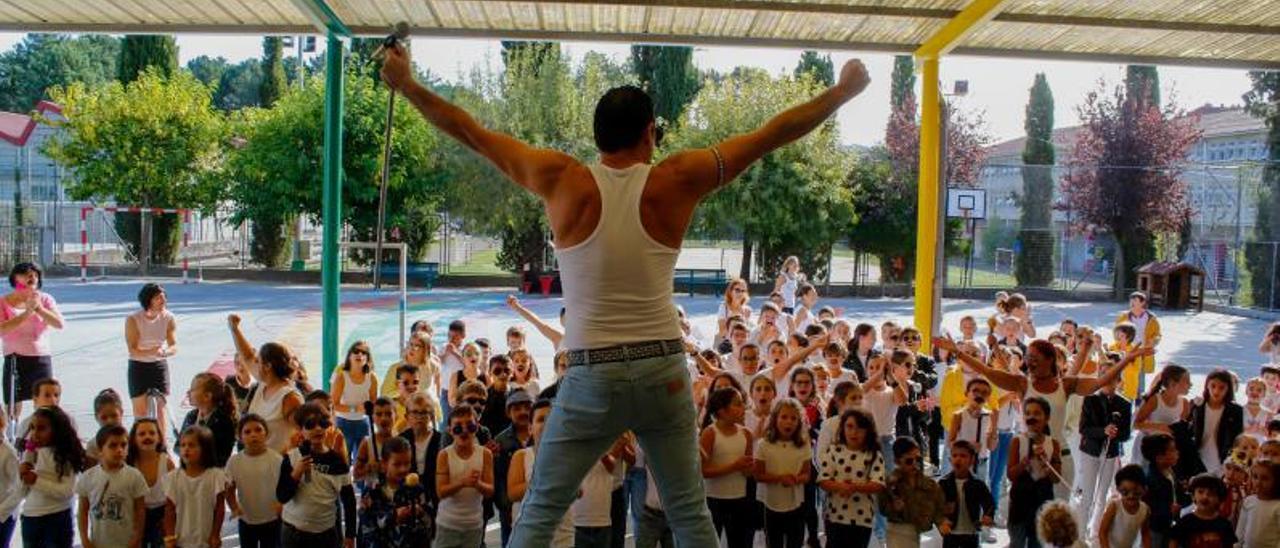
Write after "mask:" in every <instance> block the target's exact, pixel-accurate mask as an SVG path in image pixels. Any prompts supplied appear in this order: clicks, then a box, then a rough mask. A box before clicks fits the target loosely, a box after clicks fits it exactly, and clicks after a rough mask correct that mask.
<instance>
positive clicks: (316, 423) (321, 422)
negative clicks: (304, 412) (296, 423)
mask: <svg viewBox="0 0 1280 548" xmlns="http://www.w3.org/2000/svg"><path fill="white" fill-rule="evenodd" d="M331 424H332V423H330V422H329V419H318V420H309V421H307V422H306V424H303V425H302V427H303V428H306V429H307V430H311V429H313V428H328V427H329V426H330V425H331Z"/></svg>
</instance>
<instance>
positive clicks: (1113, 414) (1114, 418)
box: [1111, 411, 1124, 426]
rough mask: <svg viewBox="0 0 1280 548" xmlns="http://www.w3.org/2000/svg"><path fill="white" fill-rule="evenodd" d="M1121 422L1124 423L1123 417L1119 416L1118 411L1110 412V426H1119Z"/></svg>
mask: <svg viewBox="0 0 1280 548" xmlns="http://www.w3.org/2000/svg"><path fill="white" fill-rule="evenodd" d="M1123 421H1124V415H1121V414H1120V412H1119V411H1112V412H1111V424H1114V425H1116V426H1120V423H1121V422H1123Z"/></svg>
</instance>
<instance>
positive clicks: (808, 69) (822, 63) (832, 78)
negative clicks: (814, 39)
mask: <svg viewBox="0 0 1280 548" xmlns="http://www.w3.org/2000/svg"><path fill="white" fill-rule="evenodd" d="M805 74H808V75H809V76H810V77H811V78H813V81H815V82H817V83H818V84H821V85H822V86H825V87H831V86H832V85H833V84H835V83H836V68H835V65H834V64H833V63H832V62H831V55H829V54H828V55H819V54H818V52H816V51H813V50H805V51H804V52H803V53H801V54H800V63H799V64H797V65H796V71H795V75H796V78H800V77H802V76H803V75H805Z"/></svg>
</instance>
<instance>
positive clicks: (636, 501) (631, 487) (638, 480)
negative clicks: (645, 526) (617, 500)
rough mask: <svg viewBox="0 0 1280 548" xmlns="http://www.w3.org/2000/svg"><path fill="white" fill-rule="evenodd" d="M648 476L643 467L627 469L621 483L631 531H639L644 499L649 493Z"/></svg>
mask: <svg viewBox="0 0 1280 548" xmlns="http://www.w3.org/2000/svg"><path fill="white" fill-rule="evenodd" d="M648 478H649V475H648V474H647V473H645V469H644V467H631V468H628V469H627V476H626V479H625V480H624V481H623V482H622V488H623V489H625V490H626V491H624V492H625V493H626V497H627V507H628V508H630V509H631V529H632V530H633V531H638V530H640V516H641V514H642V513H643V512H644V498H645V496H646V495H647V494H648V492H649V479H648Z"/></svg>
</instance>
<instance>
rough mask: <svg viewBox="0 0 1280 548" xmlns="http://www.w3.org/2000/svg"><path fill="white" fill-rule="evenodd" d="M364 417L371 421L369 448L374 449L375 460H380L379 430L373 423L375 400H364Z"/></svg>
mask: <svg viewBox="0 0 1280 548" xmlns="http://www.w3.org/2000/svg"><path fill="white" fill-rule="evenodd" d="M364 418H365V420H366V421H368V422H369V448H370V449H372V450H373V461H374V462H378V460H379V458H378V430H377V426H376V425H374V424H373V402H371V401H367V400H366V401H365V402H364Z"/></svg>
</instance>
